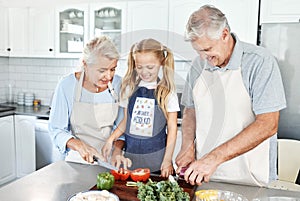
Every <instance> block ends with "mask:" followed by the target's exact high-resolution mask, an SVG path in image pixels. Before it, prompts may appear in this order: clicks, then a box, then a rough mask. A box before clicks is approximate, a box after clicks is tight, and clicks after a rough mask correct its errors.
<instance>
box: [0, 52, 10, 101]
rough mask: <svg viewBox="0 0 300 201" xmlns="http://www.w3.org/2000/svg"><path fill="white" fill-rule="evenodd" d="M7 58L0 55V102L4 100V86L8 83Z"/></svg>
mask: <svg viewBox="0 0 300 201" xmlns="http://www.w3.org/2000/svg"><path fill="white" fill-rule="evenodd" d="M7 78H8V58H7V57H0V103H1V102H4V101H5V100H6V99H5V92H6V86H7V84H8V79H7Z"/></svg>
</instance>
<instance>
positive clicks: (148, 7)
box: [125, 0, 169, 51]
mask: <svg viewBox="0 0 300 201" xmlns="http://www.w3.org/2000/svg"><path fill="white" fill-rule="evenodd" d="M168 15H169V7H168V0H152V1H150V0H148V1H128V19H127V27H128V28H127V34H126V36H125V37H126V41H128V43H127V48H126V49H127V51H129V49H130V47H131V45H133V44H134V43H135V42H137V41H140V40H142V39H145V38H154V39H156V40H158V41H160V42H161V43H163V44H165V45H167V42H168Z"/></svg>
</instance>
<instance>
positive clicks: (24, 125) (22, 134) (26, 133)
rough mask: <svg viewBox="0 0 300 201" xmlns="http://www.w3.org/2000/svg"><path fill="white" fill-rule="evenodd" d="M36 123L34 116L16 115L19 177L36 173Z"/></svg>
mask: <svg viewBox="0 0 300 201" xmlns="http://www.w3.org/2000/svg"><path fill="white" fill-rule="evenodd" d="M35 121H36V117H34V116H25V115H15V135H16V157H17V177H23V176H25V175H27V174H30V173H32V172H34V171H35V169H36V167H35V165H36V163H35V129H34V126H35Z"/></svg>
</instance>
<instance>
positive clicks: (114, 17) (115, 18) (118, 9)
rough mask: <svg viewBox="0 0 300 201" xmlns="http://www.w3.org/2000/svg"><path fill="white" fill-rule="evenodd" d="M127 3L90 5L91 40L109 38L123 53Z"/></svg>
mask: <svg viewBox="0 0 300 201" xmlns="http://www.w3.org/2000/svg"><path fill="white" fill-rule="evenodd" d="M126 13H127V2H110V3H105V2H102V3H97V4H90V21H89V24H90V39H92V38H94V37H95V36H101V35H106V36H109V37H110V38H111V39H112V41H113V42H114V43H115V44H116V46H117V48H118V50H119V51H120V52H121V51H122V47H124V45H122V42H123V43H124V42H125V41H124V40H122V39H121V38H122V35H123V34H124V33H125V32H126V19H127V16H126Z"/></svg>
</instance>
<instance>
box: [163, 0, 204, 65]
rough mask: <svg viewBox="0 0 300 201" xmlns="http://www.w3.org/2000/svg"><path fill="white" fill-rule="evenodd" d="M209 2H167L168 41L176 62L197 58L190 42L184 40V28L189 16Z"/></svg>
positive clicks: (180, 0) (194, 0) (176, 0)
mask: <svg viewBox="0 0 300 201" xmlns="http://www.w3.org/2000/svg"><path fill="white" fill-rule="evenodd" d="M207 3H209V0H202V1H199V0H187V1H182V0H172V1H170V2H169V7H170V9H169V10H170V15H169V41H168V46H169V48H171V49H172V51H173V53H174V56H175V59H176V60H192V59H193V58H195V57H196V56H197V54H196V51H195V50H194V49H193V48H192V46H191V44H190V42H186V41H185V40H184V34H185V27H186V24H187V22H188V19H189V17H190V15H191V14H192V13H193V12H194V11H196V10H197V9H198V8H200V7H201V6H202V5H204V4H207Z"/></svg>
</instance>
